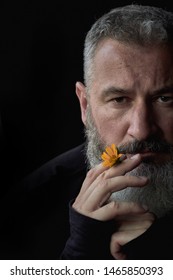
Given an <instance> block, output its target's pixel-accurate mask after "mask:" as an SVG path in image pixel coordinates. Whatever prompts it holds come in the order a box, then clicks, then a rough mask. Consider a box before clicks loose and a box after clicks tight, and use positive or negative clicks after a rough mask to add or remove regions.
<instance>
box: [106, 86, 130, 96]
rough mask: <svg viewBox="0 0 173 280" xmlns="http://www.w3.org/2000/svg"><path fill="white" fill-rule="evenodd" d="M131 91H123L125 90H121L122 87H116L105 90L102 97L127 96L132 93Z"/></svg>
mask: <svg viewBox="0 0 173 280" xmlns="http://www.w3.org/2000/svg"><path fill="white" fill-rule="evenodd" d="M130 92H131V90H128V89H123V88H120V87H114V86H111V87H108V88H106V89H104V90H103V91H102V95H103V96H107V95H109V94H119V93H121V94H127V93H130Z"/></svg>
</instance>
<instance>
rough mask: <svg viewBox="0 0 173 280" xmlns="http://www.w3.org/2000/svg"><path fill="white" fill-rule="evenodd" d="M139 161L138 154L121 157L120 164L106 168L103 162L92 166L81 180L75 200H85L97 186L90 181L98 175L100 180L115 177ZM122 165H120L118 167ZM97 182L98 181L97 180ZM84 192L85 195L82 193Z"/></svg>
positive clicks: (136, 164)
mask: <svg viewBox="0 0 173 280" xmlns="http://www.w3.org/2000/svg"><path fill="white" fill-rule="evenodd" d="M140 162H141V157H140V155H139V154H137V155H135V156H133V157H131V158H130V159H125V157H123V159H122V161H121V163H120V164H118V165H116V166H115V167H112V168H110V169H108V167H104V166H103V164H102V163H101V164H99V165H97V166H96V167H94V168H92V169H91V170H90V171H89V172H88V173H87V176H86V178H85V180H84V182H83V185H82V188H81V190H80V193H79V195H78V197H77V199H76V202H77V203H78V202H79V203H83V201H86V199H87V198H88V197H89V196H90V195H91V194H92V192H93V189H94V188H95V187H97V186H96V185H95V184H94V185H93V184H92V183H93V182H94V181H95V180H96V179H97V178H98V177H99V176H101V177H100V180H101V181H102V180H103V179H104V180H105V179H108V178H111V177H115V176H118V175H121V174H122V175H123V174H125V173H126V172H128V171H130V170H132V169H133V168H135V167H136V166H138V165H139V163H140ZM120 165H122V167H119V166H120ZM98 183H99V182H98ZM84 194H85V195H84ZM83 195H84V196H83Z"/></svg>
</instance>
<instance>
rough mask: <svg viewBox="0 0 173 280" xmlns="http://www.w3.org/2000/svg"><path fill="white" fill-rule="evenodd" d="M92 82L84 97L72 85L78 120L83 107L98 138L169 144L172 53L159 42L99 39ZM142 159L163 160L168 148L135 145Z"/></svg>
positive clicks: (172, 126)
mask: <svg viewBox="0 0 173 280" xmlns="http://www.w3.org/2000/svg"><path fill="white" fill-rule="evenodd" d="M93 72H94V76H93V83H92V86H91V89H90V92H89V98H88V99H87V98H86V93H85V87H84V86H82V85H81V84H80V86H78V85H77V94H78V97H79V100H80V105H81V110H82V119H83V122H84V123H85V125H86V126H87V110H88V107H89V110H90V115H91V116H92V121H93V123H94V126H95V127H96V129H97V134H98V135H99V137H100V139H101V142H102V143H103V144H105V145H110V144H112V143H115V144H116V145H117V146H118V147H119V146H121V145H126V144H128V143H132V142H134V141H148V140H149V139H156V140H157V141H161V142H163V143H164V144H165V143H169V144H173V55H172V50H171V49H170V48H168V47H166V46H164V47H159V46H158V47H146V48H144V47H137V46H132V47H129V46H127V45H124V44H121V43H118V42H117V41H115V40H111V39H107V40H104V41H102V42H101V43H100V45H99V47H98V49H97V52H96V55H95V60H94V71H93ZM140 153H141V155H142V158H143V159H144V161H147V160H149V161H152V162H155V163H159V164H160V163H164V162H166V161H168V160H170V153H169V152H164V151H162V149H161V151H160V152H159V153H158V152H157V151H156V152H155V151H154V150H152V151H151V150H149V149H148V148H147V147H145V148H143V150H141V152H140Z"/></svg>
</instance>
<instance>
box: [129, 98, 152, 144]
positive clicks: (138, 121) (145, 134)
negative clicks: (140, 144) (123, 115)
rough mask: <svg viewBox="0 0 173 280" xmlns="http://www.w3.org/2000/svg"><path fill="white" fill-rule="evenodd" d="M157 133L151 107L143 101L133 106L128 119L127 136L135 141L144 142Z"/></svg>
mask: <svg viewBox="0 0 173 280" xmlns="http://www.w3.org/2000/svg"><path fill="white" fill-rule="evenodd" d="M156 131H157V125H156V120H155V117H154V114H153V110H152V107H151V106H150V105H149V104H148V103H147V102H144V101H142V102H141V101H140V102H137V103H136V104H134V106H133V109H132V111H131V115H130V118H129V127H128V134H129V135H130V136H131V137H133V138H134V139H136V140H139V141H144V140H146V139H147V138H149V137H150V136H153V135H154V134H155V133H156Z"/></svg>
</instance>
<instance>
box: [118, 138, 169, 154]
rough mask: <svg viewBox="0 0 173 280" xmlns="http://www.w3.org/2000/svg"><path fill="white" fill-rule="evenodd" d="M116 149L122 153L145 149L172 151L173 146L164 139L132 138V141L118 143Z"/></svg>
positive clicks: (133, 152)
mask: <svg viewBox="0 0 173 280" xmlns="http://www.w3.org/2000/svg"><path fill="white" fill-rule="evenodd" d="M118 150H119V152H120V153H122V154H125V153H128V154H136V153H140V152H143V151H145V150H147V151H149V152H154V153H159V152H164V153H170V152H171V151H173V146H172V145H170V144H169V143H167V142H166V141H161V140H156V139H148V140H145V141H138V140H134V141H133V142H129V143H126V144H122V145H120V146H119V147H118Z"/></svg>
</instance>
